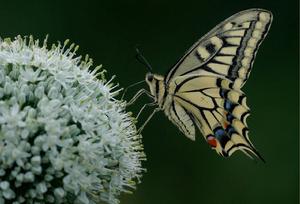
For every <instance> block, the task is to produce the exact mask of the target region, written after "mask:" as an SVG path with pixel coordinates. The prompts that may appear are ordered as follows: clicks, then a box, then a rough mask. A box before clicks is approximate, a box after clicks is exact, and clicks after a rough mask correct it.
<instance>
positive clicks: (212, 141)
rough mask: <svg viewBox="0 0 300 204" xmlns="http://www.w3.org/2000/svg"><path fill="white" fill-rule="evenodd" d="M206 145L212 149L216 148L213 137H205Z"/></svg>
mask: <svg viewBox="0 0 300 204" xmlns="http://www.w3.org/2000/svg"><path fill="white" fill-rule="evenodd" d="M207 143H208V144H209V145H210V146H211V147H212V148H216V146H217V140H216V139H215V138H214V137H213V136H208V137H207Z"/></svg>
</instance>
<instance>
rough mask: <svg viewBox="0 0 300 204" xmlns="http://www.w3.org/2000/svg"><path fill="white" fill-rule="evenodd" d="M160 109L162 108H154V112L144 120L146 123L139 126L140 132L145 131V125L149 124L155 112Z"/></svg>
mask: <svg viewBox="0 0 300 204" xmlns="http://www.w3.org/2000/svg"><path fill="white" fill-rule="evenodd" d="M158 111H160V108H155V109H154V110H153V112H152V113H151V115H150V116H149V117H148V118H147V120H146V121H145V122H144V124H143V125H142V126H141V127H140V128H139V130H138V132H139V133H141V132H142V131H143V129H144V128H145V126H146V125H147V123H148V122H149V121H150V120H151V118H152V117H153V116H154V114H155V113H156V112H158Z"/></svg>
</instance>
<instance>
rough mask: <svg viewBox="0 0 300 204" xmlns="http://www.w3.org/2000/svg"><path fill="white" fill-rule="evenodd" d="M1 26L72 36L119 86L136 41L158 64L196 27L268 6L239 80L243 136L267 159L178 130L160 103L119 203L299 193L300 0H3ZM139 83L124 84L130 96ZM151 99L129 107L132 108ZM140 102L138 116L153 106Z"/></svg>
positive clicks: (5, 32) (248, 201) (272, 198)
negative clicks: (134, 183) (259, 40)
mask: <svg viewBox="0 0 300 204" xmlns="http://www.w3.org/2000/svg"><path fill="white" fill-rule="evenodd" d="M0 3H1V4H0V22H1V26H0V36H1V37H2V38H5V37H14V36H16V35H19V34H20V35H29V34H32V35H34V37H35V38H40V39H43V38H44V37H45V36H46V34H50V37H49V42H51V43H53V42H56V41H58V40H59V41H64V40H65V39H70V40H71V41H72V42H75V43H76V44H78V45H80V50H79V52H78V53H79V54H83V55H85V54H89V55H90V56H91V57H92V58H93V59H94V62H95V64H96V65H98V64H103V67H104V68H105V69H107V70H108V73H109V76H112V75H117V78H116V80H115V81H116V82H117V81H118V82H119V83H120V85H121V86H122V87H126V86H128V85H130V84H132V83H134V82H137V81H140V80H143V79H144V77H145V73H146V72H147V70H146V68H145V67H144V66H143V65H141V64H139V63H138V62H137V61H136V60H135V58H134V56H135V46H136V45H140V49H141V50H142V52H143V54H144V55H145V56H146V58H147V59H148V61H149V62H150V63H151V65H152V66H153V68H154V71H155V72H156V73H159V74H165V73H166V72H167V70H168V69H169V68H170V67H171V66H172V65H173V64H174V63H175V62H176V61H177V60H178V58H180V57H181V56H182V55H183V53H184V52H185V51H186V50H187V49H188V48H189V47H190V46H191V45H192V44H193V43H194V42H195V41H196V40H197V39H198V38H200V37H201V36H202V35H204V34H205V33H206V32H208V31H209V30H210V29H212V28H213V27H214V26H215V25H217V24H218V23H219V22H221V21H222V20H224V19H225V18H227V17H229V16H231V15H232V14H234V13H236V12H238V11H241V10H244V9H248V8H255V7H256V8H265V9H268V10H270V11H272V12H273V14H274V21H273V25H272V27H271V30H270V32H269V35H268V36H267V38H266V39H265V41H264V42H263V44H262V46H261V47H260V50H259V52H258V55H257V58H256V61H255V63H254V68H253V70H252V73H251V77H250V79H249V80H248V82H247V84H246V85H245V87H244V88H243V90H244V91H245V92H246V93H247V96H248V100H247V101H248V105H249V106H250V107H251V111H252V115H251V116H250V117H249V119H248V125H249V128H250V138H251V140H252V142H253V143H254V145H255V146H256V147H257V149H258V150H259V151H260V153H261V154H262V155H263V156H264V158H265V159H266V164H264V163H262V162H260V161H258V162H254V161H252V160H250V159H249V158H248V157H246V156H245V155H244V154H243V153H241V152H239V153H235V154H234V155H233V156H232V157H230V158H228V159H224V158H222V157H219V156H218V155H217V154H216V153H215V152H214V151H212V150H211V149H210V148H209V146H208V145H207V144H206V142H205V141H204V139H203V137H202V136H201V135H200V134H199V136H198V137H197V140H196V141H195V142H192V141H190V140H189V139H187V138H186V137H184V136H183V135H182V134H181V133H180V132H179V130H178V129H177V128H176V127H175V126H174V125H173V124H172V123H171V122H170V121H168V119H167V118H166V117H165V116H164V114H163V113H162V112H161V113H158V114H157V115H155V116H154V118H153V120H151V122H150V123H149V124H148V126H147V127H146V128H145V130H144V132H143V142H144V146H145V152H146V154H147V159H148V160H147V161H146V162H144V167H145V168H147V173H145V174H144V176H143V178H142V183H141V184H139V185H138V188H137V190H136V191H134V193H133V194H132V195H122V197H121V201H122V202H121V204H156V203H159V204H183V203H189V204H196V203H197V204H198V203H209V204H227V203H229V204H240V203H243V204H254V203H255V204H260V203H264V204H266V203H273V204H274V203H287V204H296V203H298V202H299V195H298V194H299V186H298V182H299V174H298V170H299V151H298V150H299V127H298V124H299V117H298V113H299V89H298V87H299V84H298V82H299V72H298V66H299V64H298V62H299V61H298V56H299V52H298V45H299V32H298V31H299V21H298V8H299V5H298V4H299V2H298V0H291V1H279V0H278V1H274V0H268V1H266V0H251V1H238V0H227V1H223V0H201V1H200V0H198V1H190V0H185V1H180V0H173V1H159V0H145V1H139V0H127V1H109V0H107V1H88V0H86V1H58V0H52V1H32V0H27V1H0ZM142 87H146V85H145V84H143V85H141V86H139V87H136V88H133V89H131V90H130V91H129V92H128V94H127V96H126V98H127V99H129V98H130V97H132V96H133V95H134V93H135V92H136V91H137V90H138V89H139V88H142ZM148 101H149V99H147V98H146V97H144V98H142V99H141V100H139V101H138V102H137V103H136V104H135V105H134V106H132V107H130V108H129V110H130V111H133V112H134V113H137V111H138V110H139V108H140V107H141V106H142V105H143V104H144V103H146V102H148ZM150 112H151V109H148V110H147V111H145V112H144V114H143V116H142V118H141V121H140V123H142V122H143V120H145V119H146V118H147V117H148V114H150Z"/></svg>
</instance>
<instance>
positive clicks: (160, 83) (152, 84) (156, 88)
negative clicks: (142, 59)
mask: <svg viewBox="0 0 300 204" xmlns="http://www.w3.org/2000/svg"><path fill="white" fill-rule="evenodd" d="M145 81H146V83H147V84H148V86H149V88H150V93H151V95H152V96H154V98H155V101H156V102H158V103H160V102H161V100H162V99H163V98H162V96H163V94H164V92H165V85H164V77H163V76H161V75H158V74H153V73H151V72H148V73H147V74H146V77H145Z"/></svg>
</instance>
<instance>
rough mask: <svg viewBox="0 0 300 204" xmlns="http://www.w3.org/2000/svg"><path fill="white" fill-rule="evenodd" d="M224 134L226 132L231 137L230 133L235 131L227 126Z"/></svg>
mask: <svg viewBox="0 0 300 204" xmlns="http://www.w3.org/2000/svg"><path fill="white" fill-rule="evenodd" d="M226 132H227V134H228V135H229V136H231V135H232V133H234V132H235V130H234V128H233V127H232V126H231V125H229V126H228V127H227V129H226Z"/></svg>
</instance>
